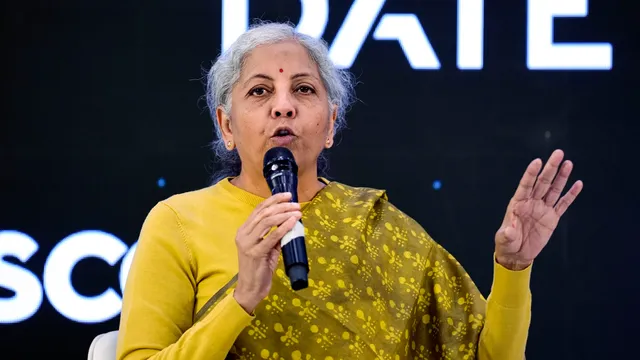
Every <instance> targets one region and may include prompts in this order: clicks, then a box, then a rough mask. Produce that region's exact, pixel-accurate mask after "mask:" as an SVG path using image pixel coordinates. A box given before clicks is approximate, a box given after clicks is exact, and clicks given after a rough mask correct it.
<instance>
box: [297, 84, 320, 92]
mask: <svg viewBox="0 0 640 360" xmlns="http://www.w3.org/2000/svg"><path fill="white" fill-rule="evenodd" d="M296 91H297V92H300V93H303V94H313V93H314V92H315V90H313V88H312V87H310V86H307V85H301V86H298V88H297V89H296Z"/></svg>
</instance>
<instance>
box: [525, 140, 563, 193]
mask: <svg viewBox="0 0 640 360" xmlns="http://www.w3.org/2000/svg"><path fill="white" fill-rule="evenodd" d="M563 157H564V152H563V151H562V150H556V151H554V152H553V153H552V154H551V156H549V160H547V164H546V165H545V166H544V169H542V174H540V176H538V180H536V184H535V185H534V186H533V196H532V197H533V198H534V199H536V200H540V199H542V197H543V196H545V195H546V194H547V191H549V186H550V185H551V182H552V181H553V178H554V177H556V174H557V173H558V168H559V167H560V163H562V158H563Z"/></svg>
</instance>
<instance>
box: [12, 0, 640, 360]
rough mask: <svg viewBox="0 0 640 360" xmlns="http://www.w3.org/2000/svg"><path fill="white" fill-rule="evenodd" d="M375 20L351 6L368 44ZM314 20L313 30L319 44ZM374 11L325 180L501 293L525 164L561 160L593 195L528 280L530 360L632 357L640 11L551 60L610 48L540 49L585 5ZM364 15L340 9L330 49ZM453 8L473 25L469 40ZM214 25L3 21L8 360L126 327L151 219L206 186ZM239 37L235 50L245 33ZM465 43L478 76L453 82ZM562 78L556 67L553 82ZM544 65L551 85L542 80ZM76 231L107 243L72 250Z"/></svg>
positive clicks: (31, 16)
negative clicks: (379, 205) (639, 18)
mask: <svg viewBox="0 0 640 360" xmlns="http://www.w3.org/2000/svg"><path fill="white" fill-rule="evenodd" d="M375 2H376V1H373V2H368V3H367V2H365V1H358V3H359V4H358V6H359V7H360V8H359V11H358V12H354V13H353V14H354V15H353V18H352V19H351V20H352V24H351V26H355V27H354V29H355V30H357V29H359V28H361V27H362V24H364V25H365V26H366V25H367V18H366V16H364V15H360V14H364V12H363V11H364V10H367V9H369V10H370V9H372V6H373V5H371V4H373V3H375ZM228 3H230V4H231V3H232V2H229V1H228ZM243 3H244V1H239V0H238V1H233V5H232V6H233V9H231V10H234V11H239V10H242V9H241V7H242V4H243ZM301 3H309V4H311V3H310V2H308V1H298V0H270V1H250V2H249V7H248V15H249V17H251V18H256V17H259V18H262V19H268V20H291V21H292V22H294V23H298V21H299V18H300V13H301ZM319 3H324V1H320V2H318V1H316V3H315V6H316V7H317V8H316V9H313V13H310V14H311V16H312V18H311V20H308V21H309V23H308V24H309V26H310V27H311V28H314V26H315V28H314V29H316V28H317V27H318V26H319V25H318V24H320V25H322V22H321V21H320V20H322V16H321V15H322V11H323V8H322V6H321V5H322V4H320V5H318V4H319ZM379 3H380V4H381V10H380V12H379V13H378V14H377V15H376V14H375V11H373V12H372V13H373V14H374V15H375V16H372V17H371V19H370V20H371V29H368V30H370V31H368V32H367V31H366V30H367V29H365V31H364V32H363V35H364V36H365V38H364V39H365V40H364V43H363V45H362V48H361V49H360V51H356V50H357V49H354V46H355V45H353V44H348V43H347V44H346V45H344V46H343V47H341V48H340V47H336V50H335V56H336V59H337V58H338V57H341V58H348V56H347V55H348V54H349V52H352V53H354V54H356V55H357V56H356V57H355V60H354V63H353V66H352V67H351V70H352V71H353V72H354V73H355V74H356V75H357V77H358V81H359V85H358V86H357V88H356V90H357V93H358V98H359V101H358V102H357V103H356V104H355V105H354V107H353V108H352V110H351V111H350V113H349V114H348V122H349V128H348V129H347V130H346V131H345V132H344V133H343V134H342V136H341V137H340V139H339V145H338V146H337V147H336V148H335V149H333V150H332V152H331V153H330V156H329V157H330V160H331V169H330V174H331V176H332V177H334V178H336V179H339V180H340V181H342V182H345V183H348V184H351V185H362V186H371V187H378V188H384V189H387V190H388V192H389V196H390V198H391V201H393V202H394V203H395V204H396V205H398V206H399V207H400V208H401V209H403V210H404V211H406V212H407V213H409V214H410V215H411V216H413V217H414V218H416V219H417V220H418V221H419V222H420V223H421V224H422V225H423V226H424V227H425V228H426V229H427V230H428V231H429V232H430V233H431V235H432V236H433V237H434V238H435V239H436V240H437V241H439V242H440V243H441V244H442V245H443V246H445V247H446V248H447V249H448V250H449V251H451V252H452V253H453V254H454V255H455V256H456V257H457V258H458V259H459V260H460V261H461V263H463V265H464V266H465V267H466V269H467V270H468V271H469V273H470V274H471V276H472V277H473V279H474V280H475V281H476V283H477V284H478V286H479V287H480V288H481V290H482V291H483V292H484V293H485V294H488V292H489V289H490V285H491V276H492V264H491V254H492V251H493V236H494V232H495V231H496V230H497V228H498V226H499V224H500V222H501V219H502V216H503V212H504V209H505V206H506V204H507V201H508V199H509V197H510V196H511V194H512V192H513V190H514V188H515V186H516V184H517V181H518V179H519V177H520V176H521V174H522V172H523V171H524V168H525V167H526V165H527V164H528V162H529V161H530V160H531V159H533V158H534V157H543V158H544V159H546V157H547V156H548V155H549V154H550V153H551V151H552V150H553V149H555V148H562V149H564V150H565V151H566V154H567V157H568V158H570V159H572V160H573V161H574V163H575V171H574V178H573V179H572V180H574V181H575V180H577V179H582V180H583V181H584V183H585V189H584V192H583V194H582V195H581V196H580V198H579V200H578V201H577V202H576V203H575V204H574V205H573V206H572V208H571V210H570V211H569V212H568V213H567V215H566V216H565V217H564V218H563V221H562V223H561V224H560V227H559V228H558V230H557V231H556V234H555V235H554V237H553V238H552V240H551V242H550V244H549V245H548V247H547V248H546V249H545V250H544V252H543V253H542V255H541V256H540V257H539V259H538V260H537V262H536V264H535V269H534V275H533V280H532V285H531V286H532V291H533V296H534V302H533V322H532V325H531V331H530V337H529V343H528V344H529V345H528V352H527V358H528V359H602V358H616V357H622V356H624V355H625V354H632V353H633V352H634V351H635V350H634V344H633V343H632V341H633V338H632V333H633V332H635V331H636V330H637V321H636V319H635V318H636V317H637V315H636V314H637V311H636V310H635V308H636V305H637V303H638V292H639V288H638V281H637V279H636V278H635V277H633V275H635V266H634V265H635V263H634V260H635V259H636V257H637V255H636V254H637V253H638V245H637V244H638V240H640V237H639V236H638V233H637V231H636V230H635V223H634V221H635V220H636V215H638V213H639V211H638V210H639V206H638V192H637V181H636V179H637V177H638V160H637V159H638V155H640V154H639V152H638V151H637V149H636V145H635V144H634V141H635V140H636V139H637V135H638V133H639V129H638V124H637V121H636V118H637V113H638V111H637V110H638V106H637V103H635V101H637V99H638V92H637V80H638V71H637V65H636V62H637V56H638V47H637V44H638V38H637V37H634V36H633V32H632V29H634V28H636V27H637V26H635V25H632V21H633V20H634V19H633V16H632V14H633V12H632V11H631V9H625V8H624V6H625V5H624V4H623V3H622V2H621V1H620V2H615V1H604V0H591V1H589V2H588V13H589V14H588V16H586V17H575V16H574V17H564V18H556V19H555V20H554V21H553V25H554V27H553V33H552V37H553V40H554V41H555V42H558V43H566V42H575V43H580V44H581V46H584V45H585V44H590V43H598V44H600V45H597V46H602V44H604V45H605V46H606V44H610V46H611V49H612V51H611V53H608V52H607V50H606V47H605V48H602V49H604V50H595V52H591V53H587V54H581V53H579V52H578V53H575V52H574V53H569V55H566V56H562V55H554V53H553V51H552V50H545V47H544V43H545V41H546V42H547V43H549V42H550V39H549V37H550V36H551V34H550V33H549V34H547V35H548V36H547V35H545V31H547V30H545V29H549V26H548V24H547V25H545V19H546V18H550V17H549V16H546V17H545V16H544V10H545V9H549V6H555V7H558V8H565V9H567V11H568V12H569V13H574V12H575V11H573V10H576V9H577V10H578V11H579V10H580V7H581V4H586V0H572V1H570V0H555V1H546V2H545V1H534V0H531V1H530V4H528V2H527V1H525V0H517V1H499V2H487V3H486V4H484V6H483V4H482V1H480V0H461V1H460V2H459V4H458V3H456V1H453V0H451V1H435V0H434V1H417V0H415V1H409V0H405V1H401V0H387V1H386V2H385V1H379ZM544 3H549V4H551V5H547V6H545V5H544ZM352 4H353V1H328V8H327V9H328V17H327V22H326V29H325V31H324V38H325V39H327V40H328V41H329V43H330V44H332V43H333V41H334V38H335V37H336V34H337V33H338V29H339V28H340V26H341V25H342V24H343V20H344V19H345V16H346V15H347V14H348V11H349V9H350V7H351V6H352ZM528 5H533V6H532V7H530V8H528ZM307 6H312V5H307ZM318 6H320V7H318ZM354 6H355V5H354ZM458 6H460V8H464V9H466V10H465V11H464V12H463V15H464V16H463V18H464V20H463V25H464V26H463V27H462V30H461V31H462V32H460V34H463V36H462V37H463V38H462V39H458V34H459V32H458V21H457V17H458V12H457V9H458ZM229 9H230V8H228V7H227V10H229ZM308 9H311V8H308ZM479 9H483V10H484V14H483V16H480V15H481V14H480V13H479V12H478V10H479ZM231 10H229V11H231ZM309 11H311V10H309ZM538 13H540V14H542V16H539V17H538V16H536V15H535V14H538ZM222 14H223V11H222V2H221V1H213V0H209V1H201V0H198V1H190V2H178V1H165V0H158V1H142V0H133V1H109V2H105V1H101V2H87V1H65V2H50V1H21V2H18V1H13V2H5V3H4V11H3V15H2V17H3V20H2V24H3V42H2V44H3V47H4V50H5V51H4V56H3V57H2V61H3V65H4V66H3V69H4V70H5V71H4V76H3V81H2V86H3V90H4V91H3V94H4V96H3V97H2V102H3V106H2V109H3V113H2V120H1V127H0V146H1V148H0V161H1V165H2V166H1V168H0V169H1V170H0V174H1V175H0V184H1V187H0V189H1V190H0V204H1V206H0V231H3V232H1V233H0V257H1V258H0V323H1V322H4V324H0V338H1V339H2V349H1V350H0V354H2V355H0V356H1V357H2V358H5V354H6V355H7V358H13V357H14V356H19V358H31V357H36V356H42V355H44V354H47V355H50V356H56V357H58V356H59V357H64V358H68V359H70V358H84V357H85V356H86V355H85V354H86V352H87V349H88V346H89V343H90V342H91V340H92V338H93V337H94V336H96V335H97V334H99V333H101V332H106V331H109V330H114V329H116V328H117V326H118V315H119V312H118V306H119V301H120V294H121V288H120V275H121V272H122V271H125V270H126V264H125V266H122V263H123V258H124V254H125V252H126V251H127V250H128V248H129V247H130V246H131V245H133V244H134V243H135V241H136V239H137V236H138V232H139V230H140V226H141V224H142V221H143V219H144V217H145V216H146V214H147V212H148V211H149V210H150V208H151V207H152V206H153V205H154V204H155V203H156V202H157V201H159V200H162V199H164V198H166V197H169V196H170V195H172V194H175V193H179V192H184V191H188V190H192V189H196V188H200V187H204V186H207V184H208V181H209V177H210V175H211V172H212V170H213V169H215V164H214V163H213V158H212V155H211V153H210V151H209V149H208V143H209V142H210V141H211V139H212V123H211V120H210V118H209V116H208V114H207V111H206V109H205V107H204V105H205V104H204V102H203V101H202V100H201V96H202V95H203V86H202V83H201V81H200V78H201V76H202V69H203V68H208V67H209V66H210V64H211V61H212V60H213V59H215V57H216V55H217V54H218V52H219V51H220V48H221V46H222V28H223V22H222V21H221V18H222ZM389 14H392V16H388V15H389ZM393 14H395V15H393ZM398 14H405V15H402V16H404V17H400V18H399V17H398ZM406 14H415V18H413V17H412V16H410V15H406ZM233 16H234V17H232V15H228V18H227V19H226V20H228V21H229V22H228V23H226V24H227V26H229V29H230V30H228V31H229V34H233V32H232V30H231V29H232V28H233V27H234V26H242V19H243V18H242V17H239V18H238V17H235V15H233ZM229 19H232V20H229ZM383 19H386V20H383ZM389 19H391V20H389ZM394 19H396V20H397V19H401V20H403V21H402V23H404V24H409V25H411V24H413V25H420V27H414V28H409V30H407V31H408V32H406V33H404V34H405V35H402V39H403V41H404V42H403V44H404V46H405V47H404V50H406V52H407V53H412V52H416V54H418V55H416V56H417V57H416V58H414V60H415V62H413V63H412V62H410V61H409V60H408V59H407V57H406V56H405V53H404V52H403V47H401V46H400V43H399V42H398V41H381V40H376V38H380V37H384V36H385V35H386V36H390V35H393V34H394V31H395V32H397V30H398V27H397V26H396V27H393V26H391V27H387V28H385V27H384V26H382V25H380V24H382V23H383V22H384V21H387V22H388V24H392V22H393V21H394ZM412 19H413V20H412ZM480 20H482V22H479V21H480ZM412 21H415V22H412ZM392 25H393V24H392ZM481 25H482V26H483V27H482V29H483V32H482V33H480V34H479V35H478V33H477V31H476V30H477V29H479V26H481ZM528 26H531V31H532V32H531V33H530V36H528V35H527V28H528ZM420 28H422V29H423V30H422V31H424V34H426V38H427V39H428V41H429V45H430V47H431V48H432V49H433V52H434V54H435V56H436V57H437V62H438V63H439V65H440V66H439V68H433V66H432V68H429V69H414V68H412V64H413V65H414V67H418V66H419V65H420V64H423V65H425V66H427V67H429V65H433V64H434V61H433V60H434V57H433V56H432V57H429V56H428V55H429V54H428V53H426V52H425V51H424V49H428V48H425V46H424V45H425V42H424V41H423V42H422V43H420V40H421V39H422V38H421V37H420V34H421V32H420V31H418V32H416V30H415V29H418V30H420ZM383 30H386V32H387V34H385V31H383ZM377 31H379V32H377ZM229 36H231V35H229ZM480 40H481V43H480V42H479V41H480ZM536 41H538V43H535V42H536ZM531 42H534V44H532V45H531V48H530V50H528V48H529V44H531ZM540 42H541V43H542V45H540ZM459 43H462V44H463V45H460V46H461V47H462V50H461V51H470V52H469V53H470V54H472V55H468V57H465V61H466V62H467V63H473V64H475V65H479V64H480V62H479V59H481V60H482V62H481V64H482V66H481V68H480V69H475V70H469V69H460V68H459V66H458V65H457V64H458V59H457V56H458V53H460V51H458V44H459ZM421 44H422V45H421ZM479 44H482V52H481V54H482V57H481V58H479V57H477V56H476V57H474V55H473V54H476V55H477V54H479V53H478V52H473V47H474V46H476V45H479ZM421 46H422V47H421ZM572 51H573V50H572ZM580 51H582V50H580ZM587 51H594V49H593V48H592V49H591V50H587ZM600 51H604V52H600ZM572 54H573V55H572ZM609 54H610V55H611V57H609ZM529 56H531V58H529ZM608 59H611V62H612V66H611V67H610V68H609V66H608V61H609V60H608ZM529 60H530V61H531V62H529ZM560 61H565V64H564V66H563V67H564V68H557V67H556V68H554V64H559V62H560ZM541 62H542V63H545V62H546V65H545V66H546V67H547V68H546V69H540V68H535V67H536V64H538V66H539V65H540V64H541ZM416 64H417V65H416ZM528 64H529V65H530V66H528ZM543 65H544V64H543ZM530 67H531V68H530ZM567 67H569V68H567ZM578 68H581V69H578ZM85 230H95V231H99V233H80V237H77V236H76V237H74V238H71V239H69V238H67V237H68V236H69V235H72V234H77V233H78V232H81V231H85ZM83 234H84V235H83ZM65 238H66V240H65V241H64V243H63V239H65ZM74 239H75V240H74ZM57 245H58V246H59V247H56V246H57ZM63 245H65V246H66V247H65V246H63ZM92 253H93V255H92ZM54 255H55V256H54ZM74 255H75V256H74ZM98 256H103V257H110V259H106V260H105V259H100V258H99V257H98ZM74 259H75V260H78V261H77V262H76V261H75V260H74ZM109 262H110V263H111V264H110V263H109ZM125 263H126V262H125ZM123 268H124V269H125V270H121V269H123ZM68 284H70V286H67V285H68ZM109 289H111V290H109ZM105 291H108V292H107V293H105ZM40 295H41V296H42V298H40ZM96 296H103V297H102V298H100V299H101V300H100V301H101V302H97V301H98V300H97V298H96ZM40 301H41V302H40ZM72 319H75V321H74V320H72Z"/></svg>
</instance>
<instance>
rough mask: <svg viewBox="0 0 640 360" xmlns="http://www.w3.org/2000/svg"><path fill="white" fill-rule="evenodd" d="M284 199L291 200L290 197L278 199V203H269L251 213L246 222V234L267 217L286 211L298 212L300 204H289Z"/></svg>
mask: <svg viewBox="0 0 640 360" xmlns="http://www.w3.org/2000/svg"><path fill="white" fill-rule="evenodd" d="M286 198H289V199H291V197H290V196H289V197H284V198H280V200H277V201H279V202H270V203H269V204H268V205H266V206H264V207H262V208H261V209H258V208H256V209H255V210H254V211H253V213H252V216H250V217H249V219H248V220H247V232H248V233H251V232H253V231H255V228H256V226H257V225H258V224H259V223H260V222H261V221H262V220H263V219H265V218H267V217H269V216H272V215H275V214H279V213H284V212H287V211H294V210H300V204H298V203H292V202H289V200H283V199H286Z"/></svg>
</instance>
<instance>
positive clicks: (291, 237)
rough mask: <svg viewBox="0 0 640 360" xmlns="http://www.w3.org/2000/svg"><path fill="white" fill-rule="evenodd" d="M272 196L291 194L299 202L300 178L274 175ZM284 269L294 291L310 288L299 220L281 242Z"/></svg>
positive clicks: (270, 184)
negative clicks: (284, 193) (283, 193)
mask: <svg viewBox="0 0 640 360" xmlns="http://www.w3.org/2000/svg"><path fill="white" fill-rule="evenodd" d="M267 180H268V182H269V187H270V188H271V193H272V194H277V193H282V192H290V193H291V195H292V196H291V202H298V191H297V190H298V177H297V176H296V175H295V174H294V173H293V172H291V171H283V172H279V173H277V174H273V175H272V176H271V177H269V178H268V179H267ZM280 244H281V246H282V258H283V259H284V268H285V272H286V274H287V276H288V277H289V279H290V281H291V288H292V289H293V290H300V289H304V288H306V287H308V273H309V262H308V260H307V259H308V258H307V248H306V244H305V240H304V226H303V225H302V221H301V220H298V221H297V222H296V224H295V225H294V226H293V229H291V230H289V232H288V233H286V234H285V236H284V237H283V238H282V240H280Z"/></svg>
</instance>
